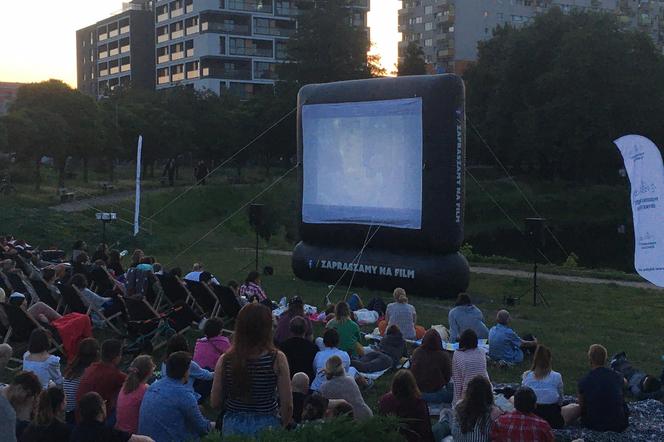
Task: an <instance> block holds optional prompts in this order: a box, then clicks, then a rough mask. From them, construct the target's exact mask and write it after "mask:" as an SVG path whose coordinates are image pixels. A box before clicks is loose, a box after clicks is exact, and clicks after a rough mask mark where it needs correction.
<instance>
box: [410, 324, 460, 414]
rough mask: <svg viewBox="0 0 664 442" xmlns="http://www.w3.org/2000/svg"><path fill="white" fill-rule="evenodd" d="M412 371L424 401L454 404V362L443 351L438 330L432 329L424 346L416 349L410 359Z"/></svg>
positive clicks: (424, 340)
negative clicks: (452, 380)
mask: <svg viewBox="0 0 664 442" xmlns="http://www.w3.org/2000/svg"><path fill="white" fill-rule="evenodd" d="M410 370H411V371H412V372H413V375H414V376H415V380H416V381H417V386H418V388H419V390H420V391H421V396H422V399H423V400H425V401H426V402H427V403H430V404H441V403H447V404H449V403H451V402H452V399H453V396H454V388H453V386H452V384H451V383H450V379H451V377H452V360H451V359H450V356H449V354H448V352H447V351H445V350H443V341H442V339H441V338H440V333H438V332H437V331H436V330H434V329H430V330H427V332H426V333H425V335H424V338H422V345H420V346H419V347H418V348H416V349H415V351H414V352H413V356H412V357H411V359H410Z"/></svg>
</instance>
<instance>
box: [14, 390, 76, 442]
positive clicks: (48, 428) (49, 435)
mask: <svg viewBox="0 0 664 442" xmlns="http://www.w3.org/2000/svg"><path fill="white" fill-rule="evenodd" d="M64 419H65V393H64V391H62V389H61V388H58V387H51V388H49V389H47V390H43V391H42V392H41V393H40V394H39V397H38V398H37V407H36V409H35V415H34V418H33V419H32V422H31V423H30V425H28V428H26V429H25V431H24V432H23V435H22V436H21V439H20V441H21V442H23V441H26V442H68V441H69V435H70V434H71V429H70V428H69V426H68V425H66V424H65V423H64Z"/></svg>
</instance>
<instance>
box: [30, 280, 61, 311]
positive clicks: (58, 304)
mask: <svg viewBox="0 0 664 442" xmlns="http://www.w3.org/2000/svg"><path fill="white" fill-rule="evenodd" d="M31 283H32V287H33V288H34V289H35V293H36V294H37V298H38V299H39V301H41V302H43V303H44V304H46V305H48V306H49V307H51V308H52V309H53V310H55V311H56V312H58V313H60V312H62V310H63V301H62V296H60V299H58V300H57V301H56V300H55V298H54V297H53V295H52V294H51V290H50V289H49V288H48V284H47V283H46V281H45V280H44V278H43V277H42V276H41V275H39V276H38V277H36V278H35V279H32V281H31ZM35 283H37V284H42V285H43V286H42V287H39V286H37V285H36V284H35ZM46 291H48V295H45V292H46ZM49 297H50V299H48V298H49ZM52 304H55V307H54V306H53V305H52Z"/></svg>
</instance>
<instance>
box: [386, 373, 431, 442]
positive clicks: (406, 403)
mask: <svg viewBox="0 0 664 442" xmlns="http://www.w3.org/2000/svg"><path fill="white" fill-rule="evenodd" d="M378 410H379V411H380V413H381V414H383V415H394V416H397V417H399V418H400V419H403V421H404V426H403V427H402V428H401V430H400V431H401V434H402V435H403V436H404V437H405V438H406V440H408V441H409V442H418V441H423V442H427V441H429V442H433V440H434V439H433V433H432V432H431V419H430V418H429V407H428V406H427V403H426V402H425V401H424V400H422V398H421V397H420V390H419V389H418V388H417V383H416V382H415V378H414V377H413V374H412V373H411V372H410V371H408V370H399V371H398V372H397V373H396V374H395V375H394V378H393V379H392V388H391V389H390V391H389V393H387V394H385V395H383V397H381V398H380V400H379V402H378Z"/></svg>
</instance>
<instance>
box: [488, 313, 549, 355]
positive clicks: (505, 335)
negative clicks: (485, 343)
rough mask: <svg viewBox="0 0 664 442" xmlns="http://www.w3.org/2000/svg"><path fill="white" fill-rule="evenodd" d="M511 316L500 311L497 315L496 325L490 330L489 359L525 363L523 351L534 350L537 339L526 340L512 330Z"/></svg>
mask: <svg viewBox="0 0 664 442" xmlns="http://www.w3.org/2000/svg"><path fill="white" fill-rule="evenodd" d="M510 322H511V318H510V314H509V312H508V311H507V310H500V311H499V312H498V314H497V315H496V323H497V324H496V325H495V326H493V327H491V330H489V357H490V358H491V359H493V360H494V361H503V362H505V363H507V364H518V363H520V362H522V361H523V349H534V348H535V347H536V346H537V339H535V338H533V339H532V340H524V339H521V338H520V337H519V335H517V334H516V333H515V332H514V330H512V328H510Z"/></svg>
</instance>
